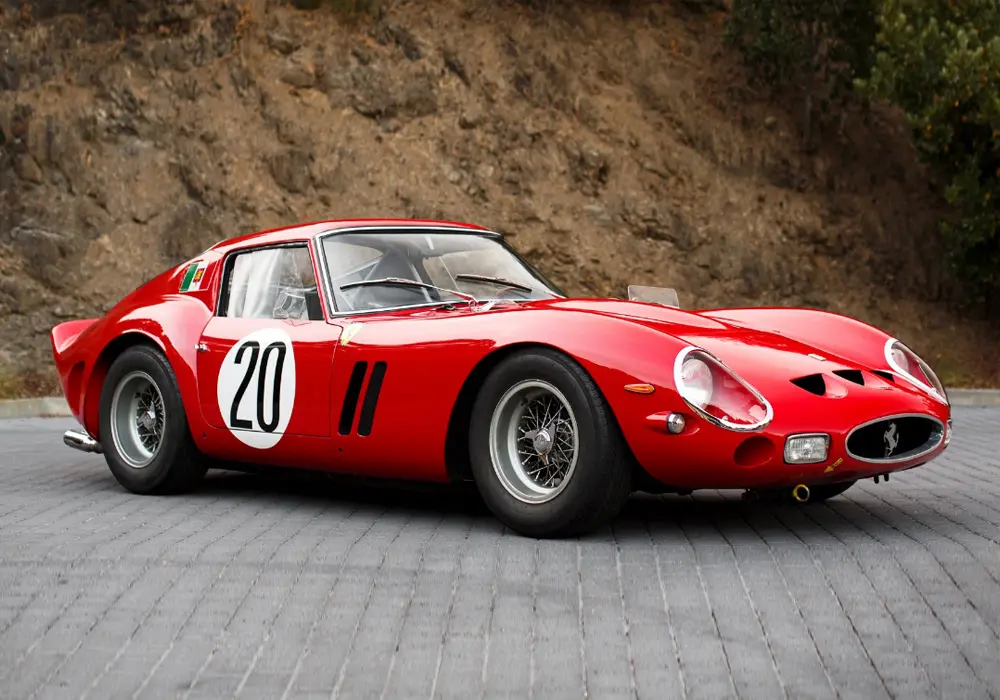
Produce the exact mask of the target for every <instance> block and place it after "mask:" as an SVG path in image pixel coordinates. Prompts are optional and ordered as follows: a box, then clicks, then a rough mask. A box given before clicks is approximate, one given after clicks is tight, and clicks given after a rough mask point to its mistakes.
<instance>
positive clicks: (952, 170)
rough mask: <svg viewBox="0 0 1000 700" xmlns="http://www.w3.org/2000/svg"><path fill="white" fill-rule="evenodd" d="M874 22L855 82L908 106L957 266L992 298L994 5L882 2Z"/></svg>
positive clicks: (999, 68)
mask: <svg viewBox="0 0 1000 700" xmlns="http://www.w3.org/2000/svg"><path fill="white" fill-rule="evenodd" d="M879 25H880V30H879V33H878V36H877V42H876V46H875V51H874V56H875V61H874V67H873V69H872V72H871V75H870V77H869V78H868V79H867V80H862V81H859V82H858V84H859V87H861V88H862V89H864V90H866V91H867V92H868V93H870V94H872V95H875V96H879V97H882V98H884V99H886V100H888V101H889V102H892V103H894V104H896V105H898V106H900V107H901V108H902V109H903V111H904V112H905V113H906V116H907V117H908V119H909V122H910V125H911V126H912V128H913V134H914V139H915V143H916V146H917V149H918V151H919V153H920V155H921V157H922V158H923V159H924V160H925V161H926V162H927V163H929V164H931V165H932V166H934V168H935V169H936V170H937V171H938V172H939V173H940V174H941V176H942V177H943V178H944V179H945V183H946V185H945V190H944V194H945V197H946V198H947V200H948V202H950V203H951V204H952V205H953V208H954V217H953V218H952V220H950V221H947V222H945V223H944V225H943V230H944V233H945V236H946V238H947V240H948V242H949V243H950V245H951V249H952V251H953V255H954V262H955V264H956V268H957V270H958V271H959V273H960V274H961V275H962V276H963V277H964V278H965V279H966V280H967V281H968V282H970V283H971V285H972V291H973V293H974V295H975V296H976V297H977V300H978V301H986V302H987V303H988V304H989V302H990V300H991V299H995V294H996V292H997V291H998V290H1000V2H998V1H997V0H884V2H883V4H882V8H881V12H880V16H879ZM994 303H996V302H995V301H994Z"/></svg>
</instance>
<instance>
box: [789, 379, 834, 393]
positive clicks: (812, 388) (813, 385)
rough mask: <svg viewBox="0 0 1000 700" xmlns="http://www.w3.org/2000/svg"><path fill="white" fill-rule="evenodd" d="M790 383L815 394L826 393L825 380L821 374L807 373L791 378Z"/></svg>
mask: <svg viewBox="0 0 1000 700" xmlns="http://www.w3.org/2000/svg"><path fill="white" fill-rule="evenodd" d="M792 384H794V385H795V386H797V387H799V388H800V389H805V390H806V391H808V392H809V393H810V394H816V396H822V395H823V394H825V393H826V381H825V380H824V379H823V375H822V374H807V375H806V376H804V377H799V378H798V379H793V380H792Z"/></svg>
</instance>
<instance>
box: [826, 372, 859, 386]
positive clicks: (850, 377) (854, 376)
mask: <svg viewBox="0 0 1000 700" xmlns="http://www.w3.org/2000/svg"><path fill="white" fill-rule="evenodd" d="M833 373H834V374H836V375H837V376H838V377H840V378H841V379H846V380H847V381H849V382H853V383H855V384H860V385H861V386H864V385H865V375H863V374H862V373H861V370H860V369H835V370H833Z"/></svg>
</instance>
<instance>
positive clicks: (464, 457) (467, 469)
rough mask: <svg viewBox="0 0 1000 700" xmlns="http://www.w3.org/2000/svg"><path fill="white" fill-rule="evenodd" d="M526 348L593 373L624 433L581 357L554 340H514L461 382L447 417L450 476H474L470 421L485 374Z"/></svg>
mask: <svg viewBox="0 0 1000 700" xmlns="http://www.w3.org/2000/svg"><path fill="white" fill-rule="evenodd" d="M526 350H547V351H550V352H556V353H558V354H560V355H562V356H564V357H566V358H568V359H570V360H572V361H573V362H575V363H576V364H577V365H578V366H579V367H580V369H581V370H583V372H585V373H586V374H587V376H588V377H590V379H591V381H593V382H594V385H595V386H596V387H597V392H598V394H600V396H601V399H602V400H603V401H604V403H605V406H606V407H607V409H608V411H609V412H610V414H611V418H612V420H614V421H615V428H616V429H617V430H618V431H619V434H622V431H621V425H620V424H619V423H618V416H617V415H615V411H614V408H613V407H612V405H611V402H610V401H608V399H607V397H606V396H605V395H604V391H603V389H602V388H601V386H600V383H599V382H598V381H597V380H596V378H595V377H594V376H593V375H592V374H591V372H589V371H588V370H587V368H586V367H585V366H584V364H583V363H581V362H580V360H579V359H577V358H576V357H574V356H573V355H572V354H571V353H569V352H567V351H566V350H564V349H562V348H560V347H557V346H555V345H553V344H551V343H545V342H539V341H527V342H516V343H511V344H509V345H504V346H503V347H499V348H496V349H495V350H493V351H492V352H490V353H489V354H487V355H485V356H484V357H483V358H482V359H481V360H479V362H478V363H476V365H475V367H473V368H472V371H471V372H469V375H468V376H467V377H466V379H465V382H464V383H463V384H462V388H461V389H460V390H459V393H458V397H457V398H456V400H455V403H454V405H453V406H452V410H451V415H450V416H449V419H448V430H447V433H446V437H445V469H446V471H447V474H448V478H449V480H451V481H471V480H472V467H471V462H470V454H469V425H470V424H471V421H472V407H473V405H474V404H475V401H476V397H477V396H478V395H479V391H480V389H481V388H482V386H483V384H484V383H485V381H486V378H487V377H488V376H489V375H490V373H491V372H492V371H493V370H494V369H495V368H496V367H497V365H499V364H500V363H501V362H503V361H504V360H505V359H507V358H508V357H510V356H511V355H514V354H515V353H518V352H523V351H526ZM622 439H623V442H624V445H625V450H626V454H627V456H628V460H629V462H630V464H631V465H632V468H633V470H636V469H638V470H642V467H641V466H640V465H639V462H638V460H636V458H635V456H634V455H633V453H632V449H631V447H630V446H629V445H628V441H627V440H625V439H624V436H623V438H622ZM642 471H644V470H642Z"/></svg>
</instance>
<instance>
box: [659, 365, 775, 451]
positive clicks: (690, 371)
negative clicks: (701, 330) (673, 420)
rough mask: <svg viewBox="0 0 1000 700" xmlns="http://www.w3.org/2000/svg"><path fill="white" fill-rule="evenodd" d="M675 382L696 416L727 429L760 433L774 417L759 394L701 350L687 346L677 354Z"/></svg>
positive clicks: (769, 407) (765, 400) (768, 405)
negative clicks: (758, 431) (757, 431)
mask: <svg viewBox="0 0 1000 700" xmlns="http://www.w3.org/2000/svg"><path fill="white" fill-rule="evenodd" d="M674 383H675V384H676V386H677V393H678V394H680V396H681V398H682V399H684V401H685V402H686V403H687V404H688V405H689V406H690V407H691V408H693V409H694V410H695V412H696V413H698V414H699V415H700V416H702V417H703V418H705V419H706V420H708V421H709V422H711V423H713V424H715V425H718V426H720V427H723V428H726V429H728V430H736V431H740V432H749V431H754V430H760V429H761V428H763V427H764V426H765V425H767V424H768V423H770V422H771V418H772V417H773V415H774V412H773V410H772V409H771V404H769V403H768V402H767V399H765V398H764V397H763V396H761V394H760V392H758V391H757V390H756V389H754V388H753V387H752V386H750V385H749V384H747V383H746V382H745V381H743V380H742V379H741V378H740V377H739V376H738V375H737V374H736V373H735V372H733V371H732V370H731V369H729V368H728V367H727V366H726V365H725V364H723V362H722V361H721V360H720V359H719V358H717V357H715V356H714V355H712V354H711V353H709V352H707V351H706V350H702V349H701V348H696V347H693V346H692V347H687V348H685V349H684V350H682V351H681V352H680V353H679V354H678V355H677V359H676V360H675V362H674Z"/></svg>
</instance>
